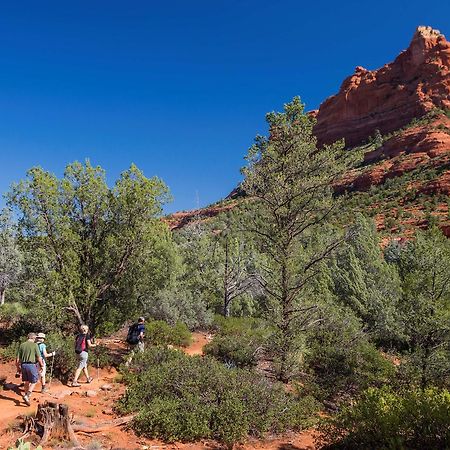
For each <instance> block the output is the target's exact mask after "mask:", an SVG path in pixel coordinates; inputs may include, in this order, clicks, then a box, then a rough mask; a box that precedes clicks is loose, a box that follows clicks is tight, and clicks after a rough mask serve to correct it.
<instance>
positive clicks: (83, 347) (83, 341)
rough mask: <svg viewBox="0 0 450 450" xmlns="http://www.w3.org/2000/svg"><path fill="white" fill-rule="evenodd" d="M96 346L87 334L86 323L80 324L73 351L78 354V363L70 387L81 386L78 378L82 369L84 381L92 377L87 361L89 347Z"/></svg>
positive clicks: (88, 380)
mask: <svg viewBox="0 0 450 450" xmlns="http://www.w3.org/2000/svg"><path fill="white" fill-rule="evenodd" d="M96 346H97V344H94V342H93V340H92V338H91V335H90V334H89V327H88V326H87V325H81V327H80V333H79V334H78V336H77V337H76V340H75V353H76V354H77V356H78V359H79V364H78V368H77V370H76V371H75V376H74V377H73V381H72V387H79V386H81V384H80V383H78V378H79V377H80V375H81V371H83V372H84V374H85V376H86V383H91V382H92V380H93V378H92V377H90V376H89V372H88V367H87V361H88V357H89V354H88V352H89V349H90V348H92V347H96Z"/></svg>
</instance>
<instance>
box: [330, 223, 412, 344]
mask: <svg viewBox="0 0 450 450" xmlns="http://www.w3.org/2000/svg"><path fill="white" fill-rule="evenodd" d="M351 228H352V231H353V233H352V235H351V239H349V240H348V241H347V242H346V243H345V244H344V245H343V246H342V247H341V248H340V249H339V251H338V252H336V254H335V255H334V257H333V259H332V264H331V265H330V268H331V271H330V276H331V278H332V280H333V285H334V289H333V291H334V293H335V294H336V296H337V298H338V299H339V301H340V303H341V304H343V305H346V306H348V307H350V308H351V309H352V310H353V311H354V312H355V314H356V315H357V316H358V317H359V318H360V319H362V321H363V323H364V325H365V329H366V331H367V332H369V333H370V334H371V335H372V337H373V338H375V339H377V340H378V341H379V342H385V343H388V342H392V341H399V340H400V339H402V338H403V331H404V330H403V323H402V320H401V317H400V316H399V310H398V306H399V302H400V299H401V295H402V289H401V282H400V278H399V275H398V272H397V268H396V267H395V265H394V264H388V263H387V262H386V261H385V259H384V256H383V252H382V249H381V247H380V242H379V237H378V235H377V233H376V228H375V224H374V223H373V222H372V221H371V220H370V219H368V218H365V217H363V216H359V217H357V218H356V221H355V223H354V224H353V225H352V226H351Z"/></svg>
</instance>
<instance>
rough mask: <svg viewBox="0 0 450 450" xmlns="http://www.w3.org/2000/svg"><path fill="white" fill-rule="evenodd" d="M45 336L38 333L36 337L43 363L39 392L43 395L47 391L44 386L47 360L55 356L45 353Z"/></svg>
mask: <svg viewBox="0 0 450 450" xmlns="http://www.w3.org/2000/svg"><path fill="white" fill-rule="evenodd" d="M44 341H45V334H44V333H38V334H37V336H36V344H37V345H38V348H39V352H40V354H41V358H42V362H43V363H44V364H43V366H42V370H41V373H40V376H41V386H42V387H41V392H42V393H44V392H46V391H47V386H46V385H45V375H46V373H47V358H52V357H54V356H55V355H56V352H50V353H47V345H46V344H45V342H44Z"/></svg>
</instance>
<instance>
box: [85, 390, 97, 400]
mask: <svg viewBox="0 0 450 450" xmlns="http://www.w3.org/2000/svg"><path fill="white" fill-rule="evenodd" d="M85 395H86V397H90V398H92V397H97V391H94V390H89V391H86V393H85Z"/></svg>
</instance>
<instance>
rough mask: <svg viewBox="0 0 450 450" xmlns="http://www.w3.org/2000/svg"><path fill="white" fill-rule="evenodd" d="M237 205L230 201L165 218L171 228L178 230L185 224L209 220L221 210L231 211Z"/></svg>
mask: <svg viewBox="0 0 450 450" xmlns="http://www.w3.org/2000/svg"><path fill="white" fill-rule="evenodd" d="M235 206H236V203H228V204H227V205H224V206H213V207H209V208H200V209H193V210H191V211H182V212H176V213H174V214H172V215H170V216H168V217H165V218H164V221H165V222H166V223H167V225H168V226H169V228H170V229H171V230H177V229H180V228H183V227H184V226H186V225H188V224H191V223H195V222H199V221H204V220H207V219H209V218H211V217H215V216H217V215H219V214H220V213H221V212H224V211H229V210H230V209H233V208H234V207H235Z"/></svg>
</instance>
